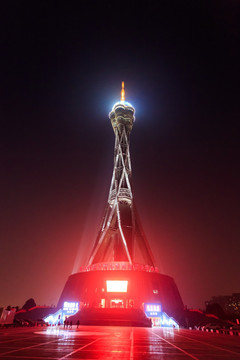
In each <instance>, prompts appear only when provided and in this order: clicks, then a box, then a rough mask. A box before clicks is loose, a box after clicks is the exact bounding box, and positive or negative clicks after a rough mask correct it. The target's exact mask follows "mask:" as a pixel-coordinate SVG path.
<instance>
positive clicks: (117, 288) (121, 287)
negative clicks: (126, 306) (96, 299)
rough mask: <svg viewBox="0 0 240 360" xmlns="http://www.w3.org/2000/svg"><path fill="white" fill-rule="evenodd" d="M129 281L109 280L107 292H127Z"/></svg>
mask: <svg viewBox="0 0 240 360" xmlns="http://www.w3.org/2000/svg"><path fill="white" fill-rule="evenodd" d="M127 286H128V281H127V280H107V292H127Z"/></svg>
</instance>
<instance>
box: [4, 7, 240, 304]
mask: <svg viewBox="0 0 240 360" xmlns="http://www.w3.org/2000/svg"><path fill="white" fill-rule="evenodd" d="M0 13H1V15H0V17H1V18H0V24H1V25H0V27H1V33H0V39H1V44H0V48H1V49H0V51H1V54H0V62H1V66H0V83H1V92H0V116H1V142H0V149H1V176H0V192H1V194H0V195H1V202H0V204H1V214H0V229H1V230H0V231H1V234H0V236H1V237H0V241H1V248H0V249H1V250H0V259H1V272H0V305H9V304H11V305H20V306H22V305H23V303H24V302H25V300H26V299H28V298H29V297H33V298H34V299H35V300H36V302H37V304H41V305H43V304H49V305H50V304H56V303H57V301H58V298H59V296H60V293H61V291H62V289H63V286H64V284H65V281H66V279H67V277H68V275H69V274H71V272H72V271H73V268H74V269H76V267H77V265H78V264H79V263H81V264H82V263H84V261H86V255H85V254H88V252H89V249H91V246H92V244H93V242H94V240H95V236H96V232H97V230H98V227H99V222H100V219H101V216H102V215H103V211H104V207H105V205H106V202H107V195H108V190H109V186H110V180H111V175H112V166H113V146H114V133H113V131H112V128H111V124H110V121H109V119H108V113H109V111H110V110H111V108H112V106H113V104H114V103H115V102H116V101H117V100H118V99H119V97H120V90H121V81H122V80H124V81H125V87H126V95H127V100H128V101H130V102H131V103H132V104H133V105H134V106H135V108H136V122H135V124H134V127H133V131H132V134H131V157H132V167H133V188H134V191H135V200H136V204H137V206H138V210H139V213H140V217H141V220H142V223H143V227H144V229H145V232H146V235H147V237H148V240H149V243H150V245H151V247H152V249H153V251H154V254H155V257H156V263H157V265H158V266H159V267H160V269H161V271H162V272H164V273H166V274H168V275H171V276H173V277H174V279H175V281H176V283H177V285H178V287H179V290H180V293H181V295H182V298H183V301H184V304H186V305H188V306H189V307H197V308H198V307H201V308H202V307H203V305H204V301H205V300H208V299H209V298H211V296H213V295H225V294H231V293H232V292H240V272H239V254H240V226H239V223H240V222H239V215H240V205H239V204H240V196H239V195H240V191H239V184H240V168H239V155H240V145H239V130H240V126H239V121H240V105H239V102H240V101H239V95H240V94H239V83H240V71H239V63H240V54H239V47H240V2H239V1H237V0H235V1H234V0H226V1H221V0H216V1H211V0H209V1H202V0H201V1H192V0H189V1H184V0H183V1H171V0H166V1H156V2H155V1H151V0H148V1H146V2H139V1H136V2H131V1H128V2H120V1H117V2H114V1H78V2H72V1H68V2H65V4H64V5H60V2H58V1H56V2H55V1H31V2H26V1H11V0H9V1H5V2H2V4H1V12H0Z"/></svg>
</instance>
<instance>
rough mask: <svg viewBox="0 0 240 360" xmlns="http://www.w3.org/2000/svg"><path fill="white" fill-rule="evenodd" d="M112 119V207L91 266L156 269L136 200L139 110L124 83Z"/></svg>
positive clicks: (90, 261) (110, 198) (109, 198)
mask: <svg viewBox="0 0 240 360" xmlns="http://www.w3.org/2000/svg"><path fill="white" fill-rule="evenodd" d="M109 118H110V120H111V123H112V127H113V131H114V134H115V147H114V167H113V175H112V181H111V186H110V191H109V197H108V204H107V207H106V210H105V215H104V217H103V221H102V224H101V228H100V231H99V234H98V236H97V239H96V242H95V245H94V247H93V250H92V253H91V256H90V259H89V265H90V266H91V265H93V264H99V263H104V262H108V263H109V262H127V263H129V264H131V265H134V264H143V265H149V266H154V261H153V257H152V254H151V250H150V247H149V246H148V243H147V240H146V238H145V235H144V233H143V230H142V227H141V224H140V221H139V217H138V214H137V210H136V206H135V203H134V200H133V192H132V186H131V175H132V169H131V159H130V151H129V140H130V133H131V130H132V127H133V123H134V121H135V109H134V107H133V106H132V105H131V104H130V103H128V102H126V101H125V90H124V82H123V83H122V91H121V101H119V102H117V103H116V104H115V105H114V106H113V109H112V111H111V112H110V114H109Z"/></svg>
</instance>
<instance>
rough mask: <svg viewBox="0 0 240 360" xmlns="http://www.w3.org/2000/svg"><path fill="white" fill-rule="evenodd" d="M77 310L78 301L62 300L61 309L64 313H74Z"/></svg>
mask: <svg viewBox="0 0 240 360" xmlns="http://www.w3.org/2000/svg"><path fill="white" fill-rule="evenodd" d="M78 310H79V302H69V301H64V304H63V311H64V314H75V313H76V312H78Z"/></svg>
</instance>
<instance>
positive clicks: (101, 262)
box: [58, 83, 183, 318]
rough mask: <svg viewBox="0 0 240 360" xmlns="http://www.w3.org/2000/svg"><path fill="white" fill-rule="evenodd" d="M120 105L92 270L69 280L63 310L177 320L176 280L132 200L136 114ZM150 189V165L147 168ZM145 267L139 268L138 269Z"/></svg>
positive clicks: (116, 108) (116, 110)
mask: <svg viewBox="0 0 240 360" xmlns="http://www.w3.org/2000/svg"><path fill="white" fill-rule="evenodd" d="M122 85H123V86H122V92H121V101H119V102H117V103H116V104H115V105H114V106H113V108H112V111H111V112H110V114H109V118H110V120H111V124H112V127H113V131H114V134H115V146H114V166H113V175H112V181H111V185H110V191H109V196H108V202H107V206H106V209H105V215H104V217H103V220H102V224H101V227H100V231H99V233H98V236H97V239H96V241H95V244H94V246H93V249H92V253H91V255H90V258H89V261H88V265H87V266H86V267H85V268H80V269H79V270H80V271H79V272H78V273H76V274H73V275H71V276H69V278H68V280H67V283H66V285H65V287H64V290H63V293H62V295H61V297H60V300H59V303H58V307H59V308H62V307H63V306H64V303H65V302H72V303H74V302H75V303H78V308H79V309H80V310H81V309H87V308H89V309H113V308H119V309H139V310H140V309H142V310H144V312H145V314H146V315H147V316H148V317H152V318H154V317H155V318H156V317H157V315H159V313H160V312H161V311H160V308H161V310H162V312H166V313H167V314H168V315H170V316H173V315H174V314H175V312H176V311H178V310H180V309H183V303H182V300H181V297H180V294H179V292H178V289H177V287H176V285H175V282H174V280H173V279H172V278H171V277H169V276H167V275H163V274H159V272H158V269H157V268H156V266H155V262H154V258H153V255H152V252H151V249H150V246H149V244H148V242H147V239H146V237H145V235H144V232H143V229H142V226H141V222H140V220H139V217H138V213H137V209H136V206H135V202H134V199H133V191H132V184H131V176H132V167H131V160H130V151H129V140H130V133H131V130H132V127H133V124H134V122H135V109H134V107H133V106H132V105H131V104H130V103H129V102H126V101H125V91H124V83H123V84H122ZM146 186H147V166H146ZM139 264H140V265H139Z"/></svg>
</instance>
